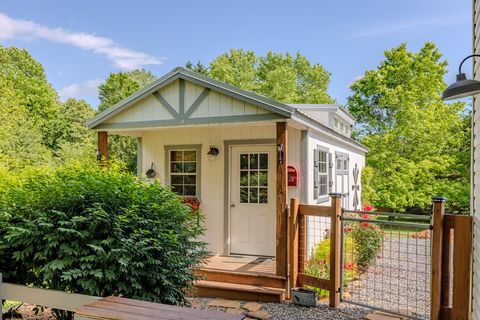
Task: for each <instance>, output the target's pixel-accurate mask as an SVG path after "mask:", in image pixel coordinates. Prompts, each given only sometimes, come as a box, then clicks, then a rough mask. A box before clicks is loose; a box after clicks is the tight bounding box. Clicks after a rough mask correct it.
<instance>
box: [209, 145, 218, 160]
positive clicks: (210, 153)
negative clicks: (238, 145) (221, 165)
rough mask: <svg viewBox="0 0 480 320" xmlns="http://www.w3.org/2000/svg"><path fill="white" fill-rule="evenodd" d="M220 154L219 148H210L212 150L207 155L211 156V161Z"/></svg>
mask: <svg viewBox="0 0 480 320" xmlns="http://www.w3.org/2000/svg"><path fill="white" fill-rule="evenodd" d="M219 153H220V151H219V150H218V148H217V147H215V146H210V150H209V151H208V152H207V155H209V156H210V160H214V159H215V158H216V157H217V156H218V154H219Z"/></svg>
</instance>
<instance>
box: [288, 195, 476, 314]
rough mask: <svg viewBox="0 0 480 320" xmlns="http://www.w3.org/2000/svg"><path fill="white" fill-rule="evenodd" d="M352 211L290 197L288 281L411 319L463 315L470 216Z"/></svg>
mask: <svg viewBox="0 0 480 320" xmlns="http://www.w3.org/2000/svg"><path fill="white" fill-rule="evenodd" d="M445 201H446V200H445V199H444V198H441V197H435V198H433V205H432V208H433V210H432V214H431V215H415V214H402V213H392V212H373V211H353V210H345V209H342V207H341V194H331V205H330V206H319V205H304V204H300V202H299V200H298V199H296V198H294V199H292V201H291V207H290V223H289V230H288V231H289V261H290V272H289V284H290V288H295V287H305V286H307V287H311V288H316V289H317V291H318V292H319V294H320V296H321V297H322V298H323V297H326V296H328V302H329V305H330V306H331V307H337V306H338V305H339V304H340V302H346V303H350V304H354V305H359V306H363V307H367V308H370V309H374V310H382V311H385V312H388V313H393V314H397V315H400V316H402V317H407V318H412V319H432V320H433V319H435V320H436V319H469V316H470V300H471V293H470V290H468V288H470V283H471V253H472V249H471V248H472V217H471V216H462V215H445Z"/></svg>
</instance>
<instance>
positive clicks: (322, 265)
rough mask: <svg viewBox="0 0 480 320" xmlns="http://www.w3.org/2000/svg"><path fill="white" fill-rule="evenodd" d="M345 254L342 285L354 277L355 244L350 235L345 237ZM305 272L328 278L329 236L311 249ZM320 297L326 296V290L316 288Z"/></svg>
mask: <svg viewBox="0 0 480 320" xmlns="http://www.w3.org/2000/svg"><path fill="white" fill-rule="evenodd" d="M344 251H345V253H346V254H345V255H344V256H343V266H344V271H345V272H344V274H343V283H344V285H345V284H346V283H347V282H349V281H352V280H353V279H355V277H356V273H357V268H356V265H355V261H354V259H355V244H354V242H353V239H352V237H350V236H346V237H345V249H344ZM305 273H306V274H308V275H311V276H314V277H318V278H322V279H329V278H330V238H326V239H324V240H322V241H320V242H319V243H318V244H317V245H316V246H315V248H314V249H313V252H312V255H311V257H310V259H308V261H307V265H306V268H305ZM317 291H318V292H319V294H320V297H326V296H328V291H327V290H322V289H318V290H317Z"/></svg>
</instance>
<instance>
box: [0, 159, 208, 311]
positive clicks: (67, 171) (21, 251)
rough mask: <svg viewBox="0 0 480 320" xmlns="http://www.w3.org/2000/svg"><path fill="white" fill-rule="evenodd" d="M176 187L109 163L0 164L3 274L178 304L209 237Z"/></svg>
mask: <svg viewBox="0 0 480 320" xmlns="http://www.w3.org/2000/svg"><path fill="white" fill-rule="evenodd" d="M202 232H203V230H202V229H201V228H200V227H199V226H198V225H197V217H196V216H195V215H192V214H191V213H190V209H189V208H188V207H187V206H185V205H184V204H182V203H181V201H179V199H178V198H177V197H176V195H175V194H174V193H172V192H171V191H170V190H168V189H165V188H163V187H162V186H160V185H159V184H157V183H154V184H151V185H148V184H146V183H144V182H142V181H140V180H139V179H138V178H136V177H134V176H132V175H131V174H128V173H124V172H122V171H121V170H119V169H118V168H116V166H115V165H111V166H110V168H108V169H105V168H100V167H99V166H97V165H90V166H88V165H78V164H77V165H72V164H69V165H65V166H63V167H60V168H58V169H55V170H54V169H45V168H30V169H26V170H24V171H23V172H21V173H19V174H18V175H13V174H12V173H10V172H7V171H0V266H1V270H0V271H1V272H2V273H3V277H4V280H5V281H7V282H15V283H19V284H29V285H33V286H35V287H43V288H48V289H56V290H64V291H68V292H77V293H83V294H88V295H95V296H108V295H123V296H125V297H129V298H134V299H141V300H148V301H155V302H162V303H168V304H183V303H185V302H186V297H185V292H186V289H188V288H189V287H190V286H191V284H192V282H193V281H194V279H195V276H194V268H196V267H197V266H199V264H200V263H201V261H202V259H203V257H204V254H205V249H204V247H205V245H204V244H203V243H201V242H199V241H197V240H196V239H197V238H198V237H199V236H200V235H201V234H202Z"/></svg>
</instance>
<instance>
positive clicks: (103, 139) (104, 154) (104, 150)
mask: <svg viewBox="0 0 480 320" xmlns="http://www.w3.org/2000/svg"><path fill="white" fill-rule="evenodd" d="M97 146H98V151H97V152H98V154H97V158H98V160H99V161H101V162H102V164H106V162H107V161H108V133H107V132H106V131H98V141H97Z"/></svg>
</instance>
